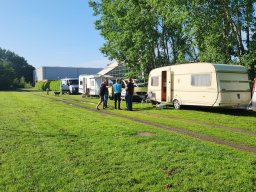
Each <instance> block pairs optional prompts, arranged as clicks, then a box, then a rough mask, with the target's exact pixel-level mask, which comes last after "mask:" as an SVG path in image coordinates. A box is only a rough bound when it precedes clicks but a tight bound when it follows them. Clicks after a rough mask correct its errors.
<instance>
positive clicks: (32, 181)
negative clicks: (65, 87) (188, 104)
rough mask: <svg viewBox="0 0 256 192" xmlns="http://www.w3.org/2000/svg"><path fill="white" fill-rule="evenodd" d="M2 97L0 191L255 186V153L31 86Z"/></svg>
mask: <svg viewBox="0 0 256 192" xmlns="http://www.w3.org/2000/svg"><path fill="white" fill-rule="evenodd" d="M60 97H62V96H60ZM63 97H67V98H69V96H63ZM0 98H1V100H0V109H1V110H0V122H1V124H0V141H1V142H0V191H164V190H170V191H255V190H256V172H255V169H256V156H255V154H252V153H245V152H240V151H238V150H235V149H231V148H228V147H225V146H220V145H216V144H213V143H209V142H204V141H200V140H197V139H193V138H190V137H186V136H182V135H178V134H175V133H172V132H168V131H165V130H161V129H157V128H156V127H152V126H148V125H144V124H140V123H136V122H133V121H131V120H128V119H123V118H118V117H115V116H111V115H106V114H103V113H101V112H97V111H96V110H95V111H91V110H86V109H82V108H76V107H74V106H72V105H66V104H63V103H62V102H58V101H53V100H49V99H47V98H42V97H38V96H35V95H33V94H32V93H29V92H28V93H25V92H0ZM70 98H79V96H71V97H70ZM94 100H95V101H96V102H97V101H98V100H97V99H92V100H91V101H94ZM110 104H111V103H110ZM84 105H85V104H84ZM88 106H91V108H94V105H93V104H88ZM134 107H135V108H138V109H139V107H140V105H139V104H138V106H136V105H134ZM108 110H109V111H111V110H112V109H108ZM113 111H114V110H113ZM114 112H116V113H122V114H126V115H130V116H133V115H134V114H135V113H136V111H135V112H134V113H133V112H127V111H114ZM149 112H150V111H149ZM153 112H154V113H155V112H156V113H166V114H169V113H174V111H173V110H170V111H164V110H162V111H160V110H157V111H154V110H152V113H153ZM177 113H178V116H183V117H185V116H186V113H192V111H191V110H189V111H186V110H185V111H183V113H184V114H183V115H181V114H182V113H181V112H180V111H178V112H177ZM195 113H199V114H200V113H203V114H205V116H206V115H207V112H200V111H199V112H198V111H195ZM171 115H174V114H171ZM210 115H211V114H210ZM215 115H216V116H218V114H217V113H216V114H215ZM219 115H220V116H222V114H219ZM136 116H137V117H138V118H144V119H147V118H148V117H147V116H146V115H145V114H144V115H143V114H139V113H136ZM188 116H189V115H188ZM226 118H227V120H226V121H228V116H227V117H226ZM239 118H240V117H239ZM148 119H149V118H148ZM206 119H208V117H207V116H206ZM209 119H211V118H209ZM231 119H232V117H231ZM241 119H242V117H241ZM241 119H240V120H241ZM245 119H246V118H245ZM246 121H247V120H246ZM161 122H162V120H161ZM172 123H173V125H176V126H178V125H180V126H184V125H185V124H179V123H178V122H176V123H175V122H172ZM195 128H196V127H195ZM138 132H150V133H153V134H154V135H153V136H151V137H142V136H138V135H137V133H138ZM217 136H218V135H217Z"/></svg>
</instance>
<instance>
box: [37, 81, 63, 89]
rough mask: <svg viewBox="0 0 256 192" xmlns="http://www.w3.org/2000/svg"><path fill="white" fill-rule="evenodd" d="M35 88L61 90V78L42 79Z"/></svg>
mask: <svg viewBox="0 0 256 192" xmlns="http://www.w3.org/2000/svg"><path fill="white" fill-rule="evenodd" d="M35 88H36V89H37V90H41V91H45V90H46V89H49V90H51V91H60V80H54V81H40V82H37V83H36V85H35Z"/></svg>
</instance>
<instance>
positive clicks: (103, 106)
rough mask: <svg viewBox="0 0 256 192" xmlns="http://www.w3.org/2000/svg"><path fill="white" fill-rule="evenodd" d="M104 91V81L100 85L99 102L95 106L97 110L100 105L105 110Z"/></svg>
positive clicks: (105, 88) (105, 87)
mask: <svg viewBox="0 0 256 192" xmlns="http://www.w3.org/2000/svg"><path fill="white" fill-rule="evenodd" d="M106 90H107V86H106V81H104V82H102V83H101V85H100V101H99V103H98V105H97V106H96V109H97V110H99V106H100V104H102V108H103V109H105V103H104V95H105V93H106Z"/></svg>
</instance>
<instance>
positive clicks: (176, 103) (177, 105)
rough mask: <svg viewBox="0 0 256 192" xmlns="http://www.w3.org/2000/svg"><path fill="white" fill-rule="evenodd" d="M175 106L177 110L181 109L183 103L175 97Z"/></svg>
mask: <svg viewBox="0 0 256 192" xmlns="http://www.w3.org/2000/svg"><path fill="white" fill-rule="evenodd" d="M173 107H174V109H176V110H179V109H180V107H181V105H180V102H179V101H178V100H177V99H175V100H174V101H173Z"/></svg>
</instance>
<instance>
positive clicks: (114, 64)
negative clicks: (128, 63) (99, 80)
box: [98, 61, 118, 75]
mask: <svg viewBox="0 0 256 192" xmlns="http://www.w3.org/2000/svg"><path fill="white" fill-rule="evenodd" d="M117 66H118V63H117V61H115V62H114V63H111V64H109V65H107V67H105V68H104V69H102V70H101V71H100V72H98V74H99V75H106V74H107V73H108V72H110V71H112V70H113V69H115V68H116V67H117Z"/></svg>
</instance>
